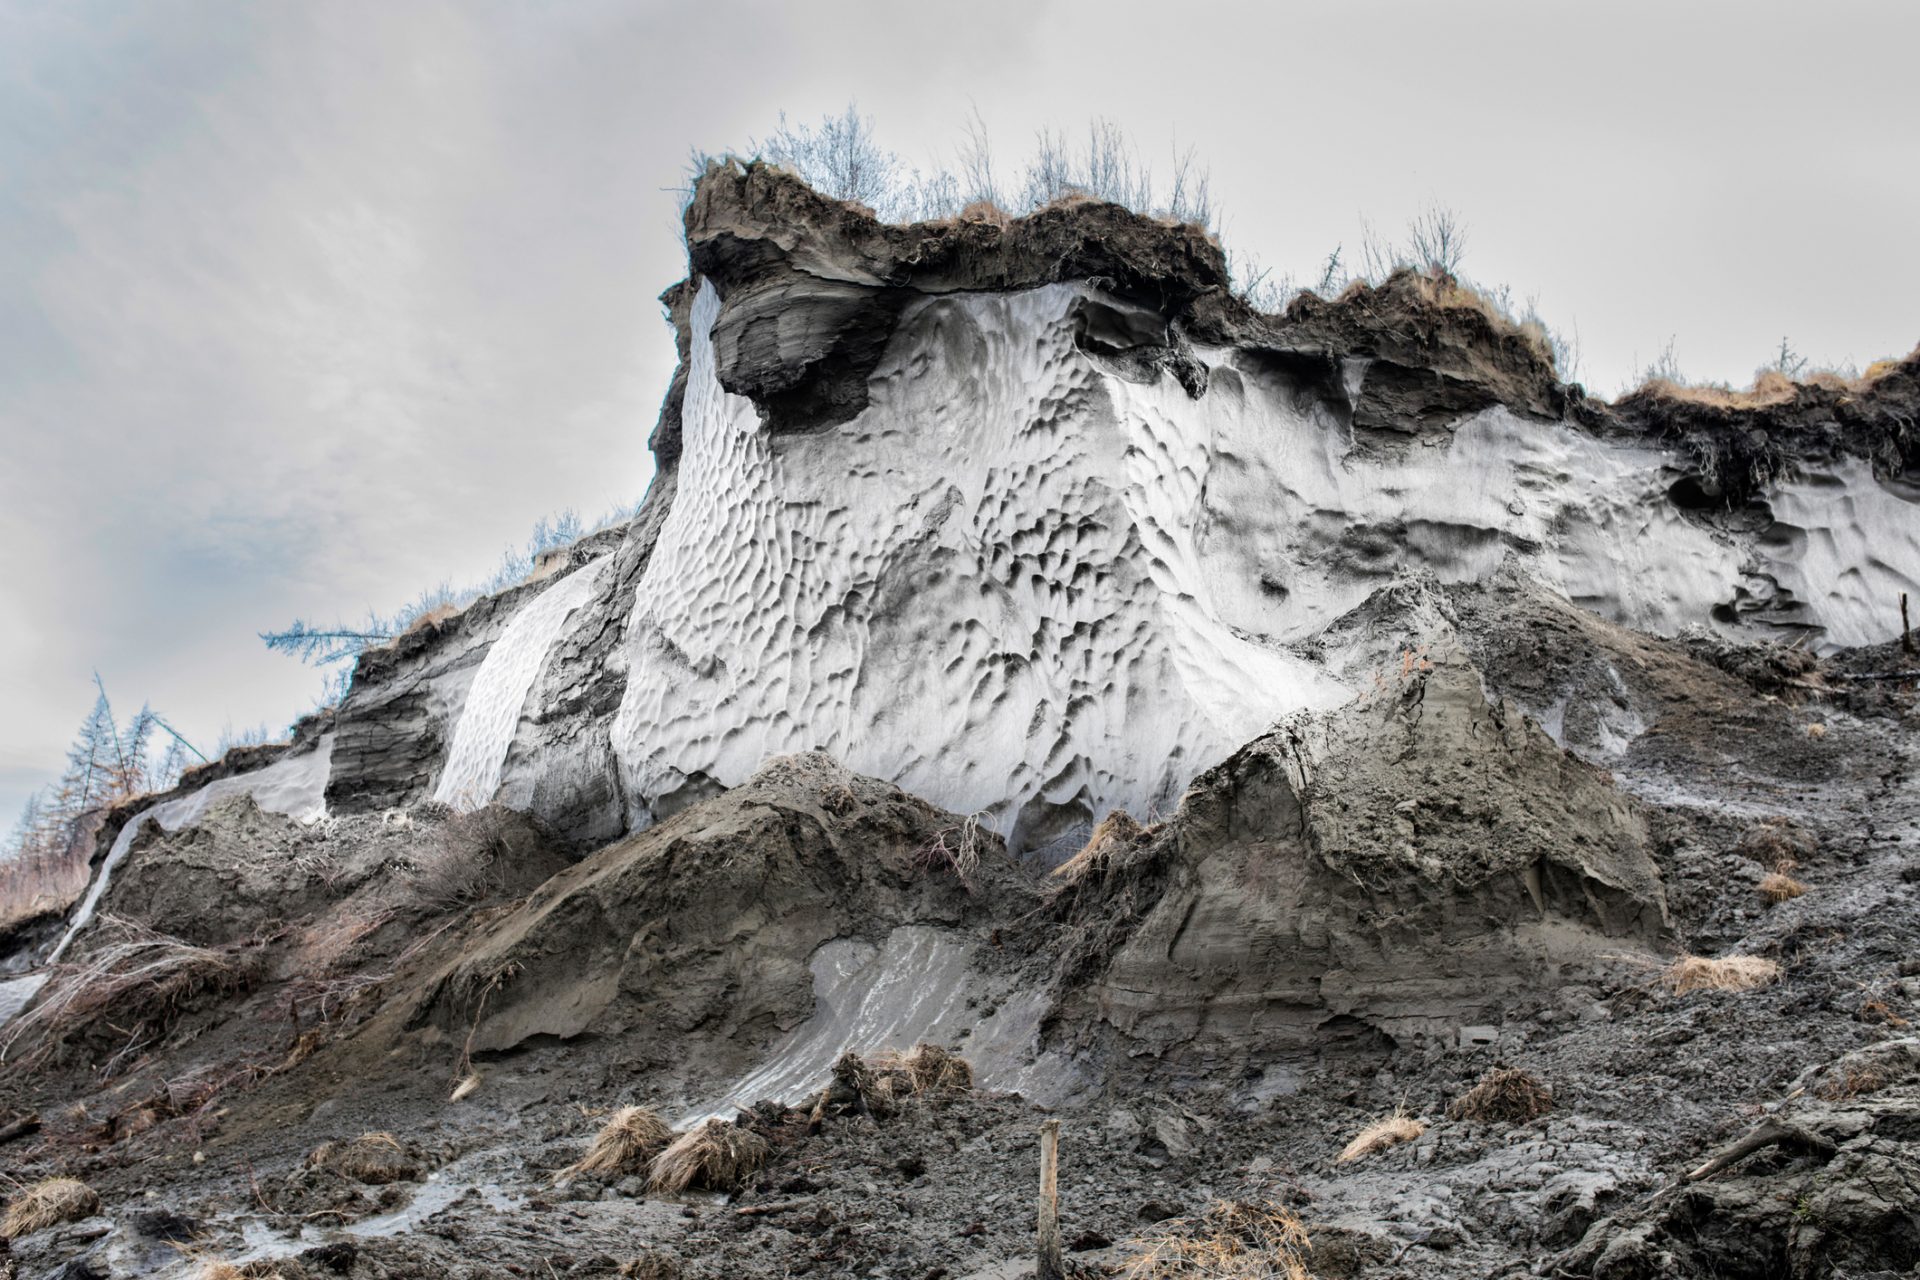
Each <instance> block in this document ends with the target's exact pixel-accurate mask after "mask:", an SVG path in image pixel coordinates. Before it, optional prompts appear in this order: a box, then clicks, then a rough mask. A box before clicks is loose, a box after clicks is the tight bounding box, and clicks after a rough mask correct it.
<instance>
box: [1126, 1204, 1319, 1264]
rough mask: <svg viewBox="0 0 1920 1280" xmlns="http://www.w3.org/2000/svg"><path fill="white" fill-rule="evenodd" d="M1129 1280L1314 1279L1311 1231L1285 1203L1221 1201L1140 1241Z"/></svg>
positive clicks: (1131, 1260)
mask: <svg viewBox="0 0 1920 1280" xmlns="http://www.w3.org/2000/svg"><path fill="white" fill-rule="evenodd" d="M1138 1243H1139V1244H1140V1245H1141V1246H1142V1248H1141V1251H1140V1252H1139V1253H1138V1254H1136V1255H1135V1256H1134V1257H1133V1258H1132V1259H1130V1260H1129V1261H1128V1262H1127V1264H1126V1269H1125V1270H1124V1271H1122V1272H1121V1273H1120V1274H1121V1275H1122V1276H1124V1277H1126V1280H1181V1278H1188V1277H1190V1278H1191V1280H1312V1273H1311V1272H1309V1271H1308V1270H1307V1254H1308V1253H1310V1252H1311V1251H1312V1249H1313V1245H1312V1242H1311V1241H1309V1240H1308V1239H1307V1229H1306V1227H1304V1226H1302V1225H1301V1222H1300V1219H1299V1218H1297V1217H1295V1216H1294V1214H1293V1211H1292V1210H1290V1209H1288V1208H1287V1207H1286V1206H1285V1205H1282V1204H1279V1203H1277V1202H1273V1201H1269V1202H1267V1203H1265V1204H1248V1203H1243V1202H1240V1201H1228V1202H1219V1203H1215V1204H1212V1205H1209V1206H1207V1208H1206V1209H1205V1210H1204V1211H1202V1212H1201V1213H1198V1214H1196V1215H1194V1216H1192V1217H1189V1218H1175V1219H1172V1220H1171V1221H1169V1222H1166V1223H1163V1224H1161V1226H1160V1228H1159V1229H1158V1230H1157V1231H1156V1232H1155V1233H1154V1234H1153V1235H1152V1236H1149V1237H1147V1238H1145V1239H1143V1240H1141V1241H1139V1242H1138Z"/></svg>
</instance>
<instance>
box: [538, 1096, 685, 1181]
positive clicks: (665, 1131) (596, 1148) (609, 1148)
mask: <svg viewBox="0 0 1920 1280" xmlns="http://www.w3.org/2000/svg"><path fill="white" fill-rule="evenodd" d="M672 1143H673V1130H672V1129H671V1128H670V1127H669V1126H668V1125H667V1122H666V1121H664V1120H662V1119H661V1118H660V1117H659V1116H658V1115H657V1114H655V1113H654V1112H653V1111H651V1110H649V1109H648V1108H646V1107H622V1108H620V1109H619V1110H618V1111H616V1112H614V1113H613V1115H612V1117H611V1118H610V1119H608V1121H607V1122H606V1123H605V1124H604V1125H602V1126H600V1132H599V1133H597V1134H595V1135H594V1138H593V1142H592V1144H591V1145H590V1146H588V1147H587V1154H586V1155H584V1156H581V1157H580V1159H579V1160H577V1161H575V1162H574V1163H573V1164H570V1165H568V1166H567V1167H566V1168H564V1169H562V1170H561V1171H560V1173H559V1174H558V1176H556V1177H555V1179H554V1181H555V1182H557V1183H559V1182H568V1181H571V1180H572V1179H574V1178H576V1177H578V1176H579V1175H581V1174H583V1173H590V1174H594V1175H596V1176H600V1177H611V1176H619V1175H624V1174H629V1173H639V1172H640V1171H641V1170H643V1169H645V1168H646V1167H647V1166H648V1165H650V1164H652V1163H653V1159H654V1157H655V1156H657V1155H659V1154H660V1153H661V1152H662V1151H664V1150H665V1149H666V1148H667V1147H668V1146H670V1145H672Z"/></svg>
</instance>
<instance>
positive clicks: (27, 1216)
mask: <svg viewBox="0 0 1920 1280" xmlns="http://www.w3.org/2000/svg"><path fill="white" fill-rule="evenodd" d="M98 1212H100V1197H99V1196H97V1195H95V1194H94V1191H93V1188H92V1187H89V1186H88V1185H87V1184H86V1183H84V1182H82V1181H80V1180H79V1179H78V1178H47V1179H44V1180H42V1181H40V1182H36V1183H34V1184H33V1185H32V1186H30V1187H28V1188H27V1189H26V1190H25V1191H22V1192H21V1193H20V1194H19V1195H17V1196H15V1197H14V1198H13V1199H12V1200H11V1201H9V1202H8V1204H7V1213H6V1217H4V1218H0V1239H6V1240H15V1239H18V1238H19V1237H21V1236H24V1235H31V1234H33V1233H34V1232H36V1231H45V1230H46V1229H47V1228H48V1227H52V1226H58V1225H59V1224H60V1223H62V1222H78V1221H80V1219H82V1218H89V1217H92V1216H93V1215H94V1214H96V1213H98Z"/></svg>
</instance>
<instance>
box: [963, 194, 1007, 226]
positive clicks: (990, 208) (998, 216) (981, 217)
mask: <svg viewBox="0 0 1920 1280" xmlns="http://www.w3.org/2000/svg"><path fill="white" fill-rule="evenodd" d="M960 221H962V222H985V223H989V224H991V225H993V226H996V227H1004V226H1008V225H1010V224H1011V223H1012V222H1013V218H1012V216H1011V215H1010V214H1008V213H1007V211H1006V210H1005V209H1002V208H1001V207H1000V206H999V205H997V204H995V203H994V202H993V201H991V200H975V201H973V202H971V203H970V204H968V205H967V207H966V208H964V209H962V210H960Z"/></svg>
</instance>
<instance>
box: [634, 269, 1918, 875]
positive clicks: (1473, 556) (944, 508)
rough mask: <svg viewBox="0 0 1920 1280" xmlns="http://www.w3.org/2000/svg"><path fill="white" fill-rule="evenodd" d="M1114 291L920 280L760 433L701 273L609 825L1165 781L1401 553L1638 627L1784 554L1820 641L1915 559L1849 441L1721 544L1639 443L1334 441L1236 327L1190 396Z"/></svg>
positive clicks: (1246, 731) (1322, 669) (1765, 586)
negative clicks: (885, 329)
mask: <svg viewBox="0 0 1920 1280" xmlns="http://www.w3.org/2000/svg"><path fill="white" fill-rule="evenodd" d="M1110 302H1111V300H1110V299H1109V300H1102V299H1101V298H1100V297H1098V296H1097V295H1096V294H1095V292H1094V291H1091V290H1089V289H1086V288H1084V287H1081V286H1077V285H1065V284H1062V285H1050V286H1047V287H1045V288H1040V289H1034V290H1029V291H1026V292H1023V293H1017V294H968V295H961V296H952V297H942V298H934V299H928V300H925V301H923V302H920V303H916V304H915V305H914V306H912V307H910V308H909V309H908V310H907V311H906V312H905V313H904V314H903V315H902V317H901V320H900V324H899V328H898V330H897V332H896V335H895V338H894V341H893V344H892V346H891V347H890V348H889V351H888V353H887V355H886V356H885V358H884V359H883V360H882V361H881V362H880V364H879V365H878V366H877V367H876V368H875V370H874V374H873V377H872V379H871V380H870V382H869V384H868V391H869V404H868V407H867V408H866V409H865V410H864V411H863V412H862V413H861V414H860V415H859V416H857V417H856V418H854V419H853V420H851V421H849V422H846V423H843V424H839V425H837V426H834V427H831V428H828V429H825V430H821V431H817V432H810V433H805V434H799V435H781V436H774V435H770V434H769V433H768V432H767V430H766V429H765V427H764V425H763V424H762V422H761V421H760V418H759V414H758V412H757V411H756V410H755V408H754V406H753V405H752V404H751V403H750V402H749V401H748V400H746V399H744V398H742V397H739V396H735V395H732V394H729V393H728V392H727V391H726V390H725V389H724V388H723V387H722V386H721V385H720V383H719V380H718V377H717V373H716V365H715V354H714V348H713V343H712V341H711V338H710V333H711V329H712V326H713V325H714V323H715V322H716V319H717V317H718V315H719V308H720V304H719V300H718V297H717V295H716V294H715V293H714V291H713V289H712V287H711V286H710V285H703V286H702V287H701V292H700V294H699V296H698V298H697V299H696V301H695V304H694V308H693V314H692V330H693V333H692V344H691V349H690V353H689V367H688V382H687V390H686V397H685V400H684V403H683V406H682V423H683V435H684V451H683V453H682V455H681V459H680V472H679V488H678V490H677V493H676V497H675V499H674V503H673V506H672V508H671V510H670V511H669V513H668V515H667V517H666V520H665V522H664V523H663V524H662V526H661V529H660V535H659V540H658V542H657V543H656V545H655V547H654V551H653V556H652V559H651V561H650V562H649V564H648V566H647V569H646V572H645V575H644V576H643V578H642V580H641V582H640V583H639V586H638V590H637V591H636V593H635V596H634V600H633V604H632V612H631V614H630V618H629V624H628V628H627V639H626V642H625V643H626V645H627V647H628V654H627V657H628V670H629V676H628V680H627V685H626V689H625V692H624V694H623V697H622V702H621V706H620V711H619V715H618V718H617V720H616V723H615V725H614V731H613V747H614V750H615V753H616V754H617V756H618V758H619V762H620V767H621V772H622V777H623V781H624V783H625V786H626V789H627V791H628V794H629V796H630V797H632V799H633V801H634V805H633V817H634V819H635V821H636V822H645V821H646V820H648V819H649V818H650V817H651V816H653V815H654V814H655V813H658V812H664V811H665V810H666V807H667V804H666V802H671V803H674V804H677V803H679V802H680V796H681V794H683V793H684V794H694V793H695V791H696V789H697V788H698V787H702V786H705V785H707V784H710V783H714V782H717V783H720V784H721V785H726V786H731V785H734V784H737V783H739V782H741V781H743V780H744V779H745V778H746V777H748V776H749V775H750V774H751V773H752V772H753V770H754V769H755V768H757V767H758V766H759V765H760V763H761V762H762V761H763V760H765V759H766V758H767V757H769V756H772V755H776V754H779V753H782V752H788V751H808V750H822V751H826V752H828V753H830V754H832V755H834V756H835V757H837V758H838V759H839V760H841V761H842V763H844V764H846V765H847V766H848V767H849V768H851V769H853V770H854V771H856V772H859V773H865V774H869V775H872V776H875V777H880V778H885V779H887V780H889V781H892V782H895V783H897V784H898V785H900V786H902V787H904V788H905V789H906V790H908V791H911V792H913V793H915V794H917V795H920V796H923V797H925V798H927V799H929V800H931V801H933V802H934V803H936V804H939V805H941V806H942V807H944V808H947V809H951V810H954V811H956V812H960V813H974V812H981V813H983V814H984V815H985V817H986V820H987V821H988V822H989V823H990V824H991V825H992V826H994V827H995V828H996V829H997V830H999V831H1001V832H1003V833H1005V834H1007V835H1009V837H1010V838H1011V840H1012V843H1013V844H1014V845H1015V847H1016V849H1017V850H1021V851H1026V850H1033V849H1038V848H1043V847H1048V846H1050V845H1057V844H1059V843H1060V842H1061V841H1062V839H1063V837H1065V836H1067V835H1069V834H1072V833H1075V832H1076V831H1077V830H1079V829H1082V827H1083V824H1085V823H1087V822H1090V821H1092V820H1095V819H1097V818H1099V817H1100V816H1101V815H1102V814H1103V813H1105V812H1106V811H1107V810H1108V809H1110V808H1115V807H1124V808H1127V809H1129V810H1131V811H1132V812H1133V813H1134V814H1135V815H1136V816H1141V817H1144V816H1146V815H1147V813H1148V812H1149V810H1150V809H1153V808H1156V807H1157V808H1160V809H1162V810H1166V809H1169V808H1171V807H1172V806H1173V804H1175V803H1176V802H1177V800H1178V797H1179V795H1180V793H1181V792H1182V791H1183V790H1184V789H1185V787H1186V785H1187V783H1188V782H1189V781H1190V780H1191V779H1192V777H1193V776H1194V775H1195V774H1196V773H1198V772H1200V771H1201V770H1202V769H1205V768H1207V767H1208V766H1210V765H1212V764H1214V763H1215V762H1217V761H1219V760H1221V759H1223V758H1225V757H1226V756H1227V755H1228V754H1229V753H1231V752H1232V751H1233V750H1235V749H1236V748H1238V747H1239V746H1240V745H1242V744H1243V743H1245V742H1246V741H1247V740H1248V739H1250V738H1252V737H1254V736H1255V735H1257V734H1259V733H1260V732H1262V731H1263V730H1264V729H1266V728H1267V727H1268V726H1269V725H1270V724H1272V723H1273V722H1274V721H1275V720H1277V719H1279V718H1281V717H1283V716H1285V715H1288V714H1290V713H1293V712H1297V711H1300V710H1304V709H1309V708H1316V707H1327V706H1332V705H1336V704H1338V703H1341V702H1344V701H1346V700H1347V699H1348V698H1349V697H1351V696H1352V695H1353V693H1354V692H1356V689H1355V688H1354V687H1352V686H1351V685H1350V684H1349V683H1348V680H1347V676H1346V674H1344V673H1343V671H1342V670H1341V655H1340V653H1339V652H1338V645H1339V637H1338V635H1332V634H1331V633H1330V631H1329V628H1331V627H1333V626H1334V624H1336V623H1337V622H1338V621H1339V620H1340V619H1341V618H1342V617H1343V616H1344V615H1347V614H1348V613H1349V611H1351V610H1353V609H1354V608H1355V607H1356V606H1359V605H1360V604H1361V603H1362V602H1364V601H1365V600H1366V599H1367V598H1368V596H1369V595H1370V594H1371V593H1373V592H1375V591H1376V590H1378V589H1380V588H1381V587H1384V586H1387V585H1388V584H1389V583H1390V582H1391V581H1392V580H1393V579H1394V578H1395V577H1396V576H1397V575H1399V574H1401V573H1405V572H1410V571H1416V572H1421V573H1430V574H1432V575H1433V576H1435V577H1436V578H1437V579H1439V580H1440V581H1442V582H1472V581H1477V580H1484V579H1485V578H1486V577H1487V576H1488V575H1490V574H1492V573H1493V572H1495V571H1496V570H1497V569H1499V568H1500V567H1501V566H1502V565H1504V564H1506V563H1507V562H1509V561H1516V562H1518V563H1519V565H1520V567H1521V568H1522V569H1523V570H1524V571H1525V572H1526V573H1528V574H1530V575H1531V576H1533V577H1535V578H1536V579H1538V580H1540V581H1541V582H1543V583H1545V584H1547V585H1549V586H1551V587H1553V588H1555V589H1556V590H1558V591H1560V592H1562V593H1563V594H1565V595H1566V596H1567V597H1569V598H1570V599H1572V600H1573V601H1575V602H1576V603H1578V604H1581V605H1583V606H1584V607H1587V608H1589V609H1592V610H1593V611H1595V612H1596V613H1599V614H1600V615H1601V616H1603V617H1606V618H1609V619H1611V620H1613V621H1616V622H1621V623H1624V624H1627V625H1630V626H1633V627H1636V628H1640V629H1643V630H1649V631H1654V632H1659V633H1663V634H1674V633H1677V632H1679V631H1681V630H1682V629H1684V628H1686V627H1688V626H1692V625H1709V624H1711V623H1712V622H1713V620H1714V618H1715V616H1716V613H1717V612H1719V611H1723V610H1724V608H1725V607H1726V606H1727V602H1729V601H1731V600H1734V599H1736V598H1737V597H1739V595H1740V593H1742V592H1745V593H1746V595H1748V596H1758V595H1766V594H1768V593H1769V592H1771V590H1772V587H1771V585H1770V584H1773V583H1778V584H1780V586H1781V587H1783V588H1785V589H1786V591H1787V593H1788V594H1789V595H1790V596H1791V597H1792V599H1793V600H1797V601H1801V602H1804V604H1803V605H1802V606H1799V607H1798V609H1797V612H1795V613H1793V615H1792V616H1793V618H1794V619H1795V620H1796V625H1809V624H1811V625H1820V626H1825V627H1827V628H1828V632H1829V635H1830V636H1831V638H1832V639H1834V640H1836V641H1841V642H1852V641H1854V640H1857V639H1861V638H1867V637H1869V636H1871V635H1879V636H1885V635H1887V634H1891V633H1890V632H1889V631H1887V629H1886V628H1887V626H1888V625H1889V624H1887V623H1886V622H1885V621H1884V618H1886V617H1888V616H1890V615H1888V614H1887V612H1886V610H1887V607H1888V602H1889V601H1896V600H1897V598H1898V591H1899V590H1903V589H1908V588H1907V587H1906V585H1905V584H1907V583H1909V582H1911V581H1913V580H1914V579H1916V578H1920V515H1917V512H1920V508H1916V506H1915V501H1914V495H1913V494H1910V493H1907V492H1905V491H1902V490H1897V489H1896V488H1890V487H1888V486H1885V485H1877V484H1876V483H1875V482H1874V481H1873V479H1872V477H1871V475H1870V474H1869V473H1868V472H1867V470H1866V469H1865V468H1864V467H1855V468H1852V469H1851V470H1847V469H1844V468H1843V469H1841V470H1840V471H1838V472H1836V474H1835V476H1834V477H1832V482H1831V483H1824V482H1820V480H1819V478H1817V477H1816V478H1813V479H1812V480H1810V481H1809V482H1808V483H1806V484H1800V485H1797V486H1796V487H1793V488H1790V489H1788V490H1786V491H1784V492H1782V493H1780V494H1778V495H1777V497H1778V502H1777V504H1776V510H1777V511H1778V513H1779V517H1780V524H1779V526H1777V527H1776V530H1775V532H1774V534H1773V535H1772V536H1771V541H1769V540H1767V539H1766V538H1758V539H1756V538H1754V537H1747V538H1745V539H1742V538H1737V537H1734V536H1731V535H1728V534H1724V533H1721V532H1718V531H1716V530H1714V529H1711V528H1707V527H1705V526H1703V525H1700V524H1696V523H1693V522H1691V521H1690V520H1689V519H1688V518H1687V516H1686V513H1683V512H1682V511H1681V510H1680V509H1679V508H1678V507H1676V506H1675V504H1674V503H1673V502H1671V501H1670V500H1669V499H1668V496H1667V487H1668V486H1669V485H1670V484H1671V483H1672V480H1673V474H1672V472H1671V471H1670V469H1669V465H1670V459H1669V458H1668V456H1667V455H1666V454H1664V453H1662V452H1661V451H1659V450H1657V449H1654V448H1651V447H1643V446H1640V445H1636V444H1632V443H1623V442H1620V441H1614V440H1602V439H1599V438H1596V437H1594V436H1592V435H1590V434H1587V433H1585V432H1581V431H1578V430H1575V429H1574V428H1572V427H1570V426H1568V425H1566V424H1564V423H1549V422H1535V421H1523V420H1521V419H1519V418H1516V417H1515V416H1514V415H1512V414H1510V413H1508V412H1506V411H1505V410H1504V409H1499V408H1494V409H1490V410H1487V411H1486V412H1483V413H1479V414H1474V415H1471V416H1468V417H1464V418H1462V419H1461V420H1460V421H1459V422H1457V423H1455V424H1453V425H1452V427H1451V429H1450V430H1449V431H1447V432H1445V433H1443V434H1440V435H1435V436H1432V437H1428V438H1420V439H1417V440H1415V439H1410V440H1407V441H1403V442H1400V443H1399V444H1397V445H1395V444H1392V443H1387V444H1381V443H1378V442H1373V443H1368V444H1367V445H1366V446H1365V447H1361V446H1360V445H1357V444H1356V443H1355V441H1354V439H1353V437H1352V434H1351V432H1350V431H1349V430H1348V428H1347V427H1346V426H1345V425H1344V424H1343V423H1342V422H1340V421H1338V420H1337V418H1336V417H1335V416H1333V415H1332V414H1331V411H1330V410H1328V408H1327V407H1326V406H1325V405H1324V404H1323V403H1321V402H1319V401H1318V400H1317V399H1316V398H1315V397H1312V396H1305V395H1302V394H1301V393H1300V390H1299V388H1298V386H1297V385H1295V383H1294V382H1292V381H1290V380H1289V378H1288V377H1287V376H1286V375H1285V374H1284V373H1283V372H1280V371H1276V370H1275V369H1273V368H1271V367H1270V366H1268V365H1267V364H1265V363H1263V362H1262V361H1261V360H1260V359H1259V358H1257V356H1256V355H1253V354H1249V353H1245V352H1235V351H1230V350H1217V349H1209V350H1203V351H1201V352H1199V354H1200V355H1201V357H1202V358H1203V359H1204V360H1205V361H1206V362H1207V363H1208V364H1209V365H1210V366H1211V370H1212V372H1211V377H1210V381H1209V385H1208V387H1207V390H1206V392H1205V394H1204V395H1202V396H1201V397H1200V398H1198V399H1193V398H1191V397H1189V396H1188V395H1187V393H1186V391H1185V390H1184V389H1183V388H1182V387H1181V386H1180V385H1179V383H1178V382H1177V381H1176V380H1174V379H1173V378H1169V377H1159V378H1154V379H1144V380H1143V379H1139V378H1136V377H1131V376H1127V375H1126V374H1125V373H1124V372H1121V371H1115V370H1113V369H1110V368H1108V367H1107V366H1106V365H1104V364H1102V363H1101V362H1100V360H1099V359H1096V358H1095V357H1094V356H1093V355H1090V354H1089V353H1088V352H1087V351H1085V350H1083V349H1082V348H1081V346H1080V345H1079V344H1078V343H1077V341H1076V333H1077V329H1076V316H1077V315H1079V314H1080V313H1079V311H1078V310H1077V309H1078V308H1081V307H1083V306H1106V305H1109V303H1110ZM1349 377H1350V379H1352V380H1354V382H1355V385H1356V386H1357V385H1359V383H1360V382H1361V381H1363V380H1364V378H1365V377H1366V371H1365V369H1364V368H1363V367H1360V366H1355V367H1354V368H1352V369H1350V370H1349ZM1915 589H1916V590H1920V588H1915ZM1873 610H1878V612H1877V613H1876V612H1873ZM1801 615H1804V618H1802V617H1801ZM1353 674H1354V675H1355V676H1362V675H1363V673H1358V672H1356V673H1353Z"/></svg>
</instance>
